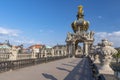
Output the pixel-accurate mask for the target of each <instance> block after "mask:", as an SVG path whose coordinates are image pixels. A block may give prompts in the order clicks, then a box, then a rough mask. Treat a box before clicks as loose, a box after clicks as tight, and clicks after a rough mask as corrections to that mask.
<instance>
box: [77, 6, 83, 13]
mask: <svg viewBox="0 0 120 80" xmlns="http://www.w3.org/2000/svg"><path fill="white" fill-rule="evenodd" d="M78 14H83V6H82V5H80V6H78Z"/></svg>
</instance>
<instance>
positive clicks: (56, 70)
mask: <svg viewBox="0 0 120 80" xmlns="http://www.w3.org/2000/svg"><path fill="white" fill-rule="evenodd" d="M0 80H93V79H92V76H91V71H90V69H89V66H88V63H86V59H81V58H67V59H62V60H58V61H53V62H49V63H43V64H40V65H35V66H31V67H26V68H22V69H18V70H15V71H8V72H4V73H0Z"/></svg>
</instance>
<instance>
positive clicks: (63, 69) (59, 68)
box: [56, 67, 70, 72]
mask: <svg viewBox="0 0 120 80" xmlns="http://www.w3.org/2000/svg"><path fill="white" fill-rule="evenodd" d="M56 68H57V69H58V70H62V71H67V72H70V70H68V69H65V68H61V67H56Z"/></svg>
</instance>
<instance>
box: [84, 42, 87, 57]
mask: <svg viewBox="0 0 120 80" xmlns="http://www.w3.org/2000/svg"><path fill="white" fill-rule="evenodd" d="M84 55H85V56H87V55H88V43H87V42H84Z"/></svg>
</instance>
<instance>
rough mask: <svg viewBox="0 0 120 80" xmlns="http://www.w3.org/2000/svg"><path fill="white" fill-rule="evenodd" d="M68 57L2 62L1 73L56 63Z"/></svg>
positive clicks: (0, 65) (0, 64) (0, 63)
mask: <svg viewBox="0 0 120 80" xmlns="http://www.w3.org/2000/svg"><path fill="white" fill-rule="evenodd" d="M67 57H68V56H57V57H46V58H36V59H22V60H11V61H2V62H0V73H1V72H5V71H10V70H15V69H19V68H24V67H27V66H32V65H36V64H40V63H46V62H50V61H55V60H59V59H64V58H67Z"/></svg>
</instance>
